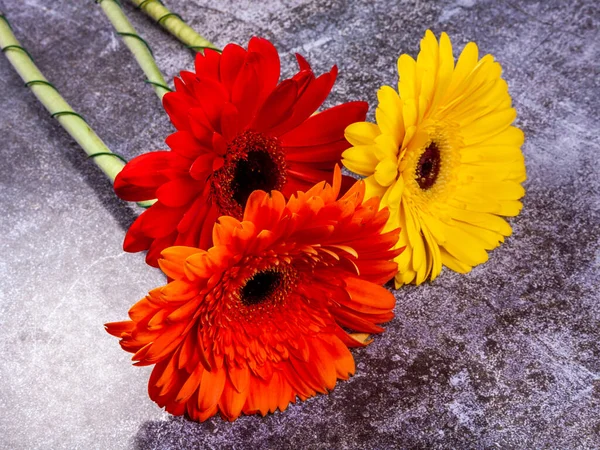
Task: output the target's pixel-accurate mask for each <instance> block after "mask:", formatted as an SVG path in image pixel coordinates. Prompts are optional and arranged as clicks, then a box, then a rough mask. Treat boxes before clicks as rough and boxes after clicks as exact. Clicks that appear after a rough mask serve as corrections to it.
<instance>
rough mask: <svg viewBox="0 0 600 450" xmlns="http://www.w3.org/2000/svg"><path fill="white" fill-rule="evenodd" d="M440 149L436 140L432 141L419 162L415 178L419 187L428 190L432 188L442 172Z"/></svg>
mask: <svg viewBox="0 0 600 450" xmlns="http://www.w3.org/2000/svg"><path fill="white" fill-rule="evenodd" d="M440 163H441V158H440V149H439V147H438V145H437V144H436V143H435V142H431V143H430V144H429V145H428V146H427V148H426V149H425V151H424V152H423V154H422V155H421V157H420V158H419V162H418V163H417V170H416V174H415V179H416V181H417V183H418V184H419V187H420V188H421V189H423V190H424V191H426V190H427V189H430V188H431V187H432V186H433V185H434V184H435V181H436V180H437V177H438V175H439V174H440Z"/></svg>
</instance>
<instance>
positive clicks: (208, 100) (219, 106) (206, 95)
mask: <svg viewBox="0 0 600 450" xmlns="http://www.w3.org/2000/svg"><path fill="white" fill-rule="evenodd" d="M194 94H195V95H196V96H197V98H199V99H202V101H201V102H200V107H201V108H202V110H203V111H204V113H205V114H206V117H207V118H208V121H209V122H210V124H211V125H212V127H213V129H214V130H216V131H219V130H220V129H221V113H222V111H223V106H224V105H225V102H226V101H228V97H229V95H228V92H227V91H226V90H225V89H224V87H223V85H222V84H221V83H218V82H216V81H213V80H202V83H199V84H198V85H197V86H196V88H195V91H194Z"/></svg>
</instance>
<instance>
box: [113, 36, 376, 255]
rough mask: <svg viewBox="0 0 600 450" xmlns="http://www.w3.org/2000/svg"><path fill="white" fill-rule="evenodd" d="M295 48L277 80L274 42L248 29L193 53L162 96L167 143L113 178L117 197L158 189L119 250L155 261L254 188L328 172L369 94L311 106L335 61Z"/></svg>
mask: <svg viewBox="0 0 600 450" xmlns="http://www.w3.org/2000/svg"><path fill="white" fill-rule="evenodd" d="M296 56H297V59H298V63H299V66H300V70H299V72H298V73H297V74H296V75H294V76H293V77H292V78H291V79H287V80H284V81H283V82H281V83H279V84H278V80H279V56H278V54H277V50H276V49H275V47H273V45H272V44H271V43H270V42H269V41H267V40H265V39H259V38H252V39H251V40H250V42H249V44H248V50H247V51H246V50H245V49H243V48H242V47H240V46H238V45H235V44H230V45H228V46H227V47H225V49H224V50H223V54H219V53H218V52H216V51H214V50H210V49H209V50H206V51H205V54H204V55H201V54H198V56H197V57H196V73H191V72H182V73H181V79H178V78H175V92H173V93H169V94H167V95H165V97H164V107H165V109H166V111H167V113H168V114H169V117H170V118H171V122H172V123H173V125H174V126H175V128H177V130H178V131H177V132H175V133H173V134H172V135H170V136H169V137H168V138H167V140H166V142H167V145H168V146H169V147H170V148H171V151H159V152H151V153H147V154H144V155H141V156H138V157H137V158H134V159H133V160H132V161H131V162H129V164H127V165H126V166H125V168H124V169H123V171H122V172H121V173H120V174H119V175H118V176H117V179H116V180H115V191H116V192H117V194H118V195H119V196H120V197H121V198H123V199H124V200H130V201H143V200H150V199H153V198H156V199H158V201H157V202H156V203H155V204H154V205H153V206H152V207H150V208H149V209H148V210H147V211H145V212H144V213H143V214H142V215H140V217H139V218H138V219H137V220H136V221H135V222H134V223H133V225H132V226H131V228H130V229H129V231H128V232H127V235H126V237H125V243H124V248H125V250H126V251H130V252H137V251H142V250H148V249H149V252H148V255H147V258H146V260H147V262H148V263H149V264H151V265H153V266H156V265H157V259H158V256H159V254H160V252H161V251H162V250H163V249H164V248H166V247H169V246H171V245H186V246H194V247H199V248H208V247H210V245H211V243H212V241H211V233H212V227H213V224H214V221H215V220H216V218H217V217H219V216H221V215H228V216H232V217H235V218H238V219H239V218H241V215H242V210H243V207H244V204H245V202H246V201H247V199H248V197H249V195H250V194H251V192H252V191H254V190H255V189H261V190H264V191H267V192H268V191H271V190H273V189H277V190H280V191H281V192H282V193H283V195H284V196H285V197H286V198H289V196H290V195H292V194H293V193H294V192H296V191H298V190H301V191H305V190H307V189H309V188H310V187H311V186H312V185H314V184H315V183H318V182H320V181H322V180H331V173H332V171H333V167H334V165H335V164H336V163H337V162H339V161H340V157H341V154H342V152H343V151H344V150H346V149H347V148H348V147H350V144H349V143H348V142H347V141H346V139H345V138H344V129H345V128H346V126H348V125H350V124H351V123H353V122H357V121H361V120H364V119H365V116H366V112H367V104H366V103H365V102H351V103H345V104H342V105H339V106H336V107H334V108H331V109H328V110H326V111H323V112H321V113H319V114H316V115H312V114H313V113H314V112H315V111H316V110H317V108H319V107H320V106H321V104H322V103H323V101H324V100H325V99H326V98H327V96H328V95H329V92H330V91H331V88H332V86H333V83H334V81H335V78H336V75H337V68H336V67H335V66H334V67H333V69H332V70H331V71H330V72H328V73H325V74H323V75H321V76H320V77H318V78H315V76H314V74H313V72H312V70H311V68H310V66H309V65H308V63H307V62H306V61H305V60H304V58H302V57H301V56H300V55H296ZM311 115H312V117H311ZM347 181H348V182H351V179H348V180H347ZM349 185H350V183H349V184H348V186H349Z"/></svg>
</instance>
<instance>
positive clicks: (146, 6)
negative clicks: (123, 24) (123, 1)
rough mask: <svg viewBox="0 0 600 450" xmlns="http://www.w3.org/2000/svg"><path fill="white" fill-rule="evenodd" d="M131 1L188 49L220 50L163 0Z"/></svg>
mask: <svg viewBox="0 0 600 450" xmlns="http://www.w3.org/2000/svg"><path fill="white" fill-rule="evenodd" d="M130 1H131V3H133V4H134V5H135V6H137V7H138V9H141V10H142V11H143V12H144V13H146V14H147V15H148V16H150V17H151V18H152V19H154V20H155V21H156V22H157V23H158V24H159V25H160V26H162V27H163V28H164V29H165V30H167V31H168V32H169V33H171V34H172V35H173V36H175V37H176V38H177V39H179V40H180V41H181V42H182V43H184V44H185V45H186V46H187V47H188V48H190V49H192V50H195V51H198V52H200V51H203V50H204V49H207V48H212V49H214V50H219V48H218V47H217V46H215V45H214V44H213V43H212V42H210V41H209V40H207V39H206V38H204V37H203V36H200V35H199V34H198V33H196V32H195V31H194V29H193V28H192V27H190V26H189V25H188V24H186V23H185V22H184V21H183V19H182V18H181V17H180V16H179V15H178V14H175V13H174V12H171V11H170V10H169V9H168V8H167V7H166V6H165V5H164V4H163V3H162V2H161V0H130Z"/></svg>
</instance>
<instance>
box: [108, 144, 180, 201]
mask: <svg viewBox="0 0 600 450" xmlns="http://www.w3.org/2000/svg"><path fill="white" fill-rule="evenodd" d="M172 156H173V155H172V154H171V153H170V152H150V153H145V154H143V155H140V156H137V157H136V158H133V159H132V160H131V161H129V162H128V163H127V164H126V165H125V167H123V170H121V172H119V174H117V177H116V178H115V184H114V189H115V192H116V193H117V195H118V196H119V197H121V198H122V199H123V200H127V201H131V202H138V201H142V200H151V199H153V198H155V196H156V188H157V187H159V186H160V185H161V184H163V183H165V182H167V181H168V180H169V178H168V176H167V175H166V173H165V170H164V169H165V168H168V167H169V161H170V160H171V159H172Z"/></svg>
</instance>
